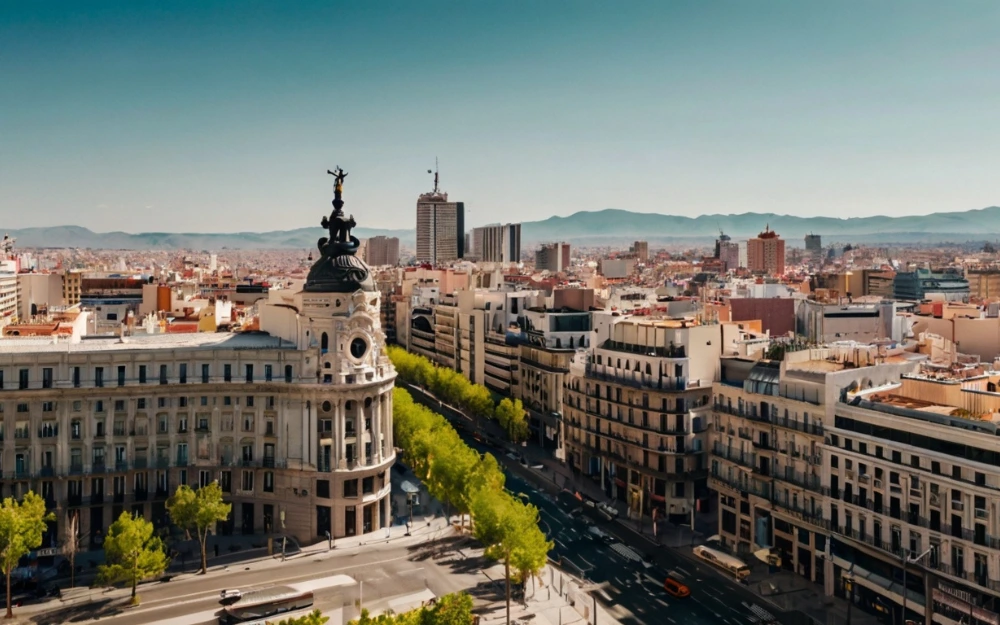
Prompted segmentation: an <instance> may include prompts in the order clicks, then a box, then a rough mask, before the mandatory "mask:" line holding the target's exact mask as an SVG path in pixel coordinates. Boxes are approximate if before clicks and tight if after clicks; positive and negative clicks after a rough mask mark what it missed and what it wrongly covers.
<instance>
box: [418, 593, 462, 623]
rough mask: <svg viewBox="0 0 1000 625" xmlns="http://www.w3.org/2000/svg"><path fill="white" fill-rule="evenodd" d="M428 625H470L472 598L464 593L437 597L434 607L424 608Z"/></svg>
mask: <svg viewBox="0 0 1000 625" xmlns="http://www.w3.org/2000/svg"><path fill="white" fill-rule="evenodd" d="M425 615H426V617H425V621H429V622H430V625H472V622H473V620H474V619H473V616H472V597H471V596H469V595H468V594H466V593H464V592H457V593H452V594H450V595H444V596H443V597H439V598H438V600H437V602H436V603H435V604H434V607H432V608H430V609H426V608H425Z"/></svg>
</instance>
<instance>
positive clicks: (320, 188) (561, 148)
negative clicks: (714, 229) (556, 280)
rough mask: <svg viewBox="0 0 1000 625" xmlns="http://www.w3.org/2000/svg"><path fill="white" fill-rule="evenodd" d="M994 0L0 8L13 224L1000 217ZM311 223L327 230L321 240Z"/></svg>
mask: <svg viewBox="0 0 1000 625" xmlns="http://www.w3.org/2000/svg"><path fill="white" fill-rule="evenodd" d="M998 27H1000V2H996V1H995V0H981V1H976V0H963V1H961V2H957V3H948V2H941V1H940V0H933V1H918V0H905V1H898V2H892V1H887V0H879V1H878V2H871V1H868V0H866V1H837V2H813V1H805V2H803V1H802V0H788V1H781V2H779V1H773V2H771V1H761V2H746V1H742V0H740V1H737V0H733V1H732V2H722V3H717V2H708V1H691V2H682V1H666V0H657V1H655V2H638V1H628V2H608V1H607V0H601V1H594V2H590V1H587V0H572V1H570V0H567V1H562V0H525V1H518V0H513V1H511V0H508V1H504V2H499V1H498V2H486V1H485V0H475V1H469V2H462V1H459V0H452V1H449V2H430V1H427V2H423V1H418V0H400V1H398V2H389V1H382V0H371V1H365V0H363V1H355V2H350V3H341V2H333V1H323V2H313V1H308V0H301V1H296V2H252V1H243V2H228V3H222V2H212V1H211V0H197V1H191V2H145V1H142V0H128V1H122V0H116V1H114V2H88V1H87V0H74V1H72V2H59V1H56V0H50V1H28V0H0V228H4V227H6V228H20V227H27V226H45V225H58V224H77V225H82V226H86V227H89V228H91V229H93V230H97V231H107V230H125V231H130V232H138V231H155V230H158V231H189V232H190V231H206V232H217V231H234V230H258V231H259V230H272V229H288V228H294V227H301V226H309V225H314V224H318V221H319V219H320V217H321V215H323V214H324V213H325V212H327V211H328V209H329V201H330V179H329V177H328V176H326V175H325V173H324V172H325V171H326V169H327V168H328V167H329V168H332V167H333V166H335V165H338V164H339V165H341V166H343V167H344V168H345V169H346V170H347V171H348V172H349V173H350V175H349V177H348V179H347V182H346V199H347V202H348V204H347V210H348V211H350V212H353V213H354V214H355V215H356V217H357V219H358V222H359V225H362V226H369V227H384V228H412V227H413V225H414V221H415V217H414V213H415V210H414V204H415V201H416V196H417V195H418V194H419V193H420V192H423V191H426V190H428V189H429V188H430V186H431V181H430V177H429V176H428V175H427V173H426V171H427V169H428V168H429V167H432V166H433V164H434V157H435V156H437V157H439V158H440V160H441V178H442V183H443V184H442V186H443V187H444V188H445V189H446V190H447V191H449V192H450V194H451V195H452V198H453V199H458V200H463V201H465V202H466V206H467V209H468V211H469V213H468V217H467V223H469V224H471V225H479V224H483V223H489V222H493V221H498V220H500V219H509V220H523V221H529V220H534V219H540V218H543V217H547V216H549V215H554V214H555V215H568V214H571V213H573V212H576V211H579V210H599V209H602V208H608V207H614V208H624V209H630V210H636V211H642V212H660V213H673V214H684V215H697V214H702V213H734V212H747V211H759V212H765V211H770V212H778V213H792V214H803V215H821V214H827V215H840V216H858V215H870V214H874V213H884V214H891V215H904V214H911V213H913V214H916V213H928V212H934V211H953V210H965V209H971V208H981V207H984V206H988V205H992V204H1000V176H998V172H1000V147H998V146H1000V121H998V119H1000V118H998V111H1000V43H998V42H1000V39H998V38H997V36H996V33H997V30H998ZM317 227H318V226H317Z"/></svg>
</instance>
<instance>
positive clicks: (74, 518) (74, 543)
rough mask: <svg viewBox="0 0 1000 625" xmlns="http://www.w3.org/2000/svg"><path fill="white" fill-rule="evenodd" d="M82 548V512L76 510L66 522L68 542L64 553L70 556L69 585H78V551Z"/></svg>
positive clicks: (71, 586)
mask: <svg viewBox="0 0 1000 625" xmlns="http://www.w3.org/2000/svg"><path fill="white" fill-rule="evenodd" d="M79 550H80V512H79V511H78V510H74V511H73V512H71V513H70V515H69V520H68V522H67V523H66V542H65V543H64V544H63V554H64V555H65V556H66V557H68V558H69V587H70V588H74V587H75V586H76V552H77V551H79Z"/></svg>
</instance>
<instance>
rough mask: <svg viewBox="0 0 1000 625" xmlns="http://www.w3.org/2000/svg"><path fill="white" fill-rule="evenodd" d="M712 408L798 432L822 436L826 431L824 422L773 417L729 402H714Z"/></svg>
mask: <svg viewBox="0 0 1000 625" xmlns="http://www.w3.org/2000/svg"><path fill="white" fill-rule="evenodd" d="M712 409H713V410H715V411H716V412H721V413H725V414H730V415H733V416H737V417H742V418H744V419H750V420H751V421H757V422H760V423H767V424H770V425H774V426H776V427H779V428H785V429H787V430H794V431H796V432H802V433H804V434H812V435H815V436H822V435H823V432H824V429H823V424H822V423H814V422H811V421H810V422H805V421H798V420H795V419H786V418H785V417H773V416H771V415H769V414H765V413H763V412H760V411H757V410H749V409H747V408H744V409H743V410H740V409H739V408H738V407H736V408H734V407H732V406H729V405H727V404H714V405H713V407H712Z"/></svg>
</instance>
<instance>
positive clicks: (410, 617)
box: [347, 592, 474, 625]
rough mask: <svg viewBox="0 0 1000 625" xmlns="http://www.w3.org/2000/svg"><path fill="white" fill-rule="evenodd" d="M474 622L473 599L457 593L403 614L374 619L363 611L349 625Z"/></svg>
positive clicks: (469, 624) (465, 624) (456, 624)
mask: <svg viewBox="0 0 1000 625" xmlns="http://www.w3.org/2000/svg"><path fill="white" fill-rule="evenodd" d="M473 621H474V618H473V614H472V597H471V596H469V595H468V594H466V593H464V592H457V593H452V594H450V595H443V596H441V597H438V598H437V600H436V601H435V602H434V603H432V604H430V605H424V606H421V607H419V608H416V609H415V610H410V611H409V612H404V613H402V614H394V613H392V612H383V613H382V614H379V615H378V616H375V617H373V616H371V613H369V612H368V610H367V609H363V610H361V616H360V617H359V618H356V619H354V620H353V621H350V622H349V623H348V624H347V625H472V622H473Z"/></svg>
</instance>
